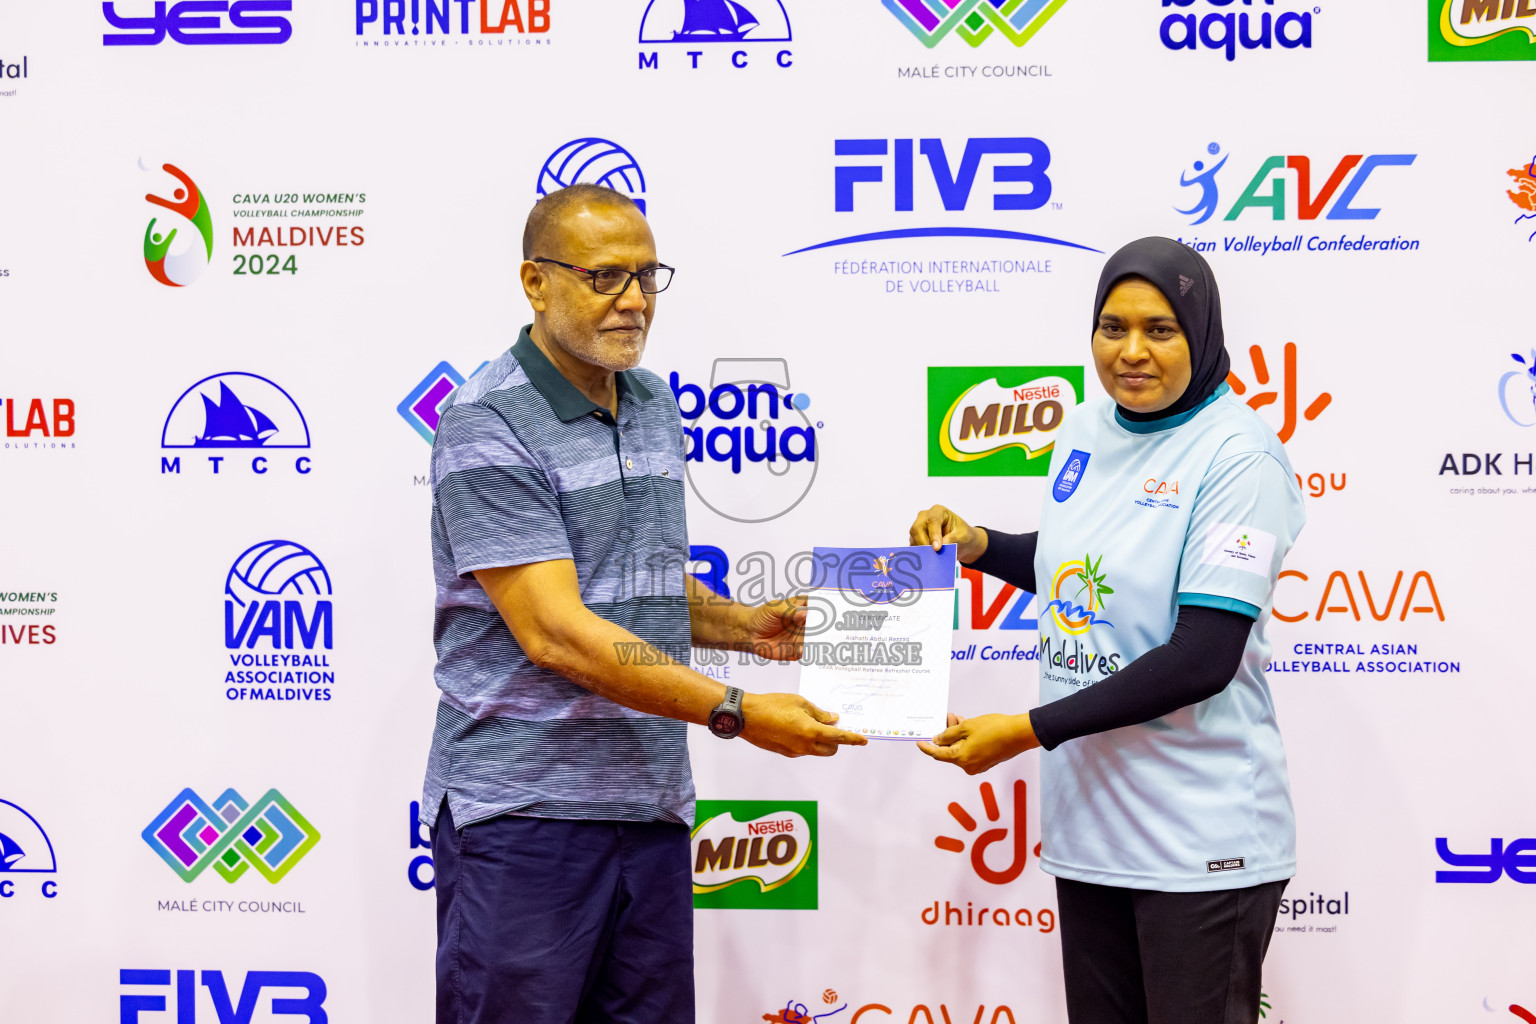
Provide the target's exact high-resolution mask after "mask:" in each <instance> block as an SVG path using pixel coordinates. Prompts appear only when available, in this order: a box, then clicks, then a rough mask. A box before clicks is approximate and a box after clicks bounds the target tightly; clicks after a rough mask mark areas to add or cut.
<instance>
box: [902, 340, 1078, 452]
mask: <svg viewBox="0 0 1536 1024" xmlns="http://www.w3.org/2000/svg"><path fill="white" fill-rule="evenodd" d="M1002 381H1009V383H1008V384H1006V385H1004V384H1002V383H1001V382H1002ZM1082 394H1083V368H1082V367H1081V366H930V367H928V475H929V476H1045V474H1046V472H1047V470H1048V469H1049V468H1050V459H1049V458H1045V457H1044V456H1048V455H1050V453H1051V451H1052V450H1053V449H1054V448H1055V447H1056V430H1057V428H1058V427H1060V426H1061V422H1062V419H1063V418H1064V417H1065V416H1066V410H1067V409H1069V408H1071V407H1072V406H1074V405H1077V404H1079V403H1080V402H1082V400H1083V399H1082Z"/></svg>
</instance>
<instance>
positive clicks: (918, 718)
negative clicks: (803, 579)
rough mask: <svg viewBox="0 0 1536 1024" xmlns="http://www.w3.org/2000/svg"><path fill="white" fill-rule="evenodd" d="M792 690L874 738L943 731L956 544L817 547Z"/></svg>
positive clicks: (915, 737) (911, 736) (923, 736)
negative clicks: (797, 688) (797, 686)
mask: <svg viewBox="0 0 1536 1024" xmlns="http://www.w3.org/2000/svg"><path fill="white" fill-rule="evenodd" d="M814 553H815V574H814V576H813V579H812V585H811V587H810V588H809V591H808V594H807V598H808V602H809V603H808V607H807V615H806V634H805V651H804V653H803V655H802V656H801V659H800V665H801V670H800V693H801V695H802V696H804V697H805V698H806V699H807V700H809V701H811V702H812V703H813V704H816V705H817V706H818V707H821V708H823V709H825V710H827V711H835V712H837V714H838V716H839V719H838V725H839V726H841V727H842V728H844V729H847V730H849V731H851V732H859V733H863V734H864V735H866V736H869V737H872V738H875V739H899V740H920V739H928V738H929V737H932V736H934V735H936V734H937V733H939V732H942V731H943V730H944V719H945V714H946V712H947V711H948V707H949V663H950V652H951V648H952V647H953V643H954V608H955V546H954V545H953V544H946V545H945V546H944V547H943V548H942V549H941V550H939V551H935V550H933V548H932V547H929V546H927V545H923V546H918V547H898V548H890V547H882V548H874V547H868V548H816V549H815V552H814Z"/></svg>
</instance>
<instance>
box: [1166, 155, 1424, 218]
mask: <svg viewBox="0 0 1536 1024" xmlns="http://www.w3.org/2000/svg"><path fill="white" fill-rule="evenodd" d="M1220 151H1221V147H1220V146H1219V145H1217V144H1216V143H1214V142H1213V143H1211V144H1210V145H1209V146H1207V147H1206V152H1207V155H1208V156H1211V157H1214V156H1216V155H1217V154H1218V153H1220ZM1228 156H1230V154H1228ZM1227 159H1228V157H1226V156H1224V157H1222V159H1221V161H1220V162H1218V163H1216V164H1214V165H1212V166H1210V167H1207V166H1206V161H1205V160H1196V161H1195V162H1194V164H1193V165H1192V170H1193V171H1194V172H1195V174H1194V176H1193V177H1190V176H1189V172H1188V171H1185V172H1183V173H1182V174H1181V175H1180V177H1179V184H1180V185H1181V186H1183V187H1184V188H1194V187H1198V188H1199V189H1200V195H1199V198H1198V199H1197V200H1196V201H1195V203H1194V205H1193V206H1191V207H1190V208H1189V209H1187V210H1181V209H1178V207H1175V210H1176V211H1177V212H1179V213H1182V214H1185V215H1193V216H1194V217H1195V219H1194V220H1192V221H1190V223H1191V224H1204V223H1205V222H1206V221H1207V220H1209V219H1210V218H1211V216H1212V215H1213V214H1215V213H1216V212H1217V210H1218V189H1217V185H1216V174H1217V172H1218V171H1220V170H1221V169H1222V167H1223V166H1224V165H1225V164H1226V162H1227ZM1415 159H1417V154H1415V153H1377V154H1372V155H1370V156H1366V155H1364V154H1359V153H1356V154H1351V155H1348V156H1344V157H1342V158H1340V160H1339V162H1338V163H1337V164H1335V165H1334V167H1333V169H1332V170H1331V171H1327V178H1326V179H1322V175H1323V173H1324V172H1325V171H1326V165H1325V164H1319V165H1318V167H1317V171H1318V175H1317V178H1318V179H1322V180H1320V181H1318V184H1317V186H1316V189H1315V190H1314V188H1313V183H1314V180H1317V179H1314V177H1313V173H1312V172H1313V167H1312V158H1311V157H1308V156H1301V155H1292V156H1271V157H1268V158H1266V159H1265V160H1264V162H1263V163H1262V164H1260V165H1259V169H1258V170H1257V171H1256V172H1255V173H1254V175H1253V177H1252V178H1251V179H1249V181H1248V185H1247V187H1245V188H1244V189H1243V191H1242V193H1241V194H1240V195H1239V196H1238V198H1237V201H1236V202H1235V203H1233V204H1232V207H1231V208H1230V209H1229V210H1228V211H1227V213H1226V217H1225V218H1224V219H1225V220H1229V221H1230V220H1237V219H1238V218H1239V217H1240V216H1242V214H1243V213H1244V212H1245V211H1248V210H1250V209H1255V210H1268V211H1269V216H1270V219H1271V220H1277V221H1279V220H1285V219H1286V218H1287V216H1289V215H1294V216H1296V217H1297V218H1299V219H1301V220H1317V219H1318V217H1320V216H1321V217H1322V218H1323V219H1325V220H1351V221H1353V220H1375V219H1376V216H1377V215H1378V214H1379V213H1381V210H1380V209H1377V208H1374V207H1364V206H1355V205H1353V204H1354V202H1355V200H1356V199H1357V198H1358V197H1359V194H1360V191H1361V189H1362V188H1364V187H1365V183H1366V181H1367V179H1369V178H1370V176H1371V174H1373V173H1374V172H1375V171H1376V170H1378V169H1379V168H1382V167H1407V166H1410V165H1412V164H1413V162H1414V160H1415ZM1292 172H1294V182H1295V186H1296V197H1295V202H1294V203H1291V202H1289V196H1290V193H1289V191H1288V182H1289V181H1291V180H1292V178H1291V173H1292ZM1266 189H1267V191H1265V190H1266Z"/></svg>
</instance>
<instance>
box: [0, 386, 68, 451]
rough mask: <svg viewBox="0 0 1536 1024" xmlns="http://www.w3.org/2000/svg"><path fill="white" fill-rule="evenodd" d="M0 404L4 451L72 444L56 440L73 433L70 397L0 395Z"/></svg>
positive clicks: (42, 448) (58, 446) (55, 447)
mask: <svg viewBox="0 0 1536 1024" xmlns="http://www.w3.org/2000/svg"><path fill="white" fill-rule="evenodd" d="M0 406H4V407H5V449H6V450H7V451H33V450H39V451H41V450H52V449H63V448H73V447H74V446H75V442H74V441H72V440H71V441H63V440H60V439H61V438H73V437H74V436H75V400H74V399H72V398H51V399H48V398H0ZM17 420H20V421H21V422H19V423H18V422H17ZM18 438H19V439H20V440H17V439H18Z"/></svg>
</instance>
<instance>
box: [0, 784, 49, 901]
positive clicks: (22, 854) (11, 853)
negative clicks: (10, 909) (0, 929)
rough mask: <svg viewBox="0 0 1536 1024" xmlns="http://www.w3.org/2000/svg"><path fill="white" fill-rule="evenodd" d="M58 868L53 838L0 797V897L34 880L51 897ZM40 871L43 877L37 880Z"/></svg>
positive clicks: (14, 895) (23, 888)
mask: <svg viewBox="0 0 1536 1024" xmlns="http://www.w3.org/2000/svg"><path fill="white" fill-rule="evenodd" d="M58 870H59V863H58V861H57V860H56V859H55V858H54V855H53V841H52V840H50V839H49V838H48V833H46V832H44V831H43V826H42V825H40V824H39V823H38V820H37V819H36V818H34V817H32V815H30V814H28V813H27V812H26V811H25V810H23V809H22V808H21V806H20V805H19V804H13V803H11V802H10V801H9V800H0V899H4V900H8V899H13V898H15V897H16V895H17V894H18V892H20V891H25V890H27V889H30V888H31V887H32V886H33V885H34V884H36V885H37V887H38V892H40V893H41V894H42V895H43V897H44V898H45V899H50V900H51V899H53V898H54V897H55V896H57V895H58V894H59V883H58V882H57V881H56V880H55V879H54V878H53V876H54V875H55V874H56V873H57V872H58ZM39 875H41V876H44V877H43V878H41V879H40V880H39V879H38V878H37V877H36V876H39Z"/></svg>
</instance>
